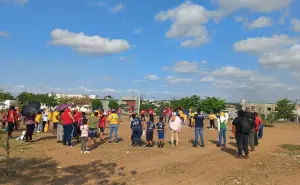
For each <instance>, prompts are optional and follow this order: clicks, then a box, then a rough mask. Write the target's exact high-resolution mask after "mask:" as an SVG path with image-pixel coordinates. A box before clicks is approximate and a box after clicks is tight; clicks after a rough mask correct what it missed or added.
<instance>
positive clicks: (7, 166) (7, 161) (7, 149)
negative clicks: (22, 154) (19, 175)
mask: <svg viewBox="0 0 300 185" xmlns="http://www.w3.org/2000/svg"><path fill="white" fill-rule="evenodd" d="M0 142H1V143H0V144H1V147H2V148H3V149H4V155H2V154H1V155H0V156H3V157H4V158H5V167H4V173H5V175H6V176H9V173H10V164H11V158H10V153H11V146H10V138H9V137H7V136H6V135H5V134H4V135H3V136H1V138H0Z"/></svg>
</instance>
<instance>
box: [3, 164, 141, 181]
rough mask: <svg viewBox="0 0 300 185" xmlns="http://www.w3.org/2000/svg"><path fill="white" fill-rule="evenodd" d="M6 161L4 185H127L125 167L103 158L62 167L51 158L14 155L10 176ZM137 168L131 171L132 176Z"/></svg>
mask: <svg viewBox="0 0 300 185" xmlns="http://www.w3.org/2000/svg"><path fill="white" fill-rule="evenodd" d="M5 164H6V161H5V160H1V161H0V176H1V178H0V184H14V185H21V184H22V185H24V184H76V185H77V184H78V185H80V184H85V183H88V184H100V185H125V184H126V183H125V182H120V180H117V181H113V180H112V179H116V178H117V179H122V178H123V179H125V176H126V175H125V171H124V170H125V168H124V167H118V166H117V164H116V163H104V162H102V161H101V160H97V161H93V162H91V163H87V164H83V165H74V166H68V167H59V166H58V164H57V162H56V161H54V160H52V159H51V158H42V159H37V158H30V159H21V158H12V159H11V161H10V165H9V166H10V170H9V176H8V177H7V176H5V173H4V172H5V169H4V167H5ZM136 174H137V172H136V171H132V172H130V175H131V176H134V175H136Z"/></svg>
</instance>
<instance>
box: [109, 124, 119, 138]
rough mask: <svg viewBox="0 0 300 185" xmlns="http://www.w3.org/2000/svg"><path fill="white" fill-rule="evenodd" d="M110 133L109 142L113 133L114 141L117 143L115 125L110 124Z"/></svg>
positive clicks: (116, 128)
mask: <svg viewBox="0 0 300 185" xmlns="http://www.w3.org/2000/svg"><path fill="white" fill-rule="evenodd" d="M109 130H110V133H109V141H111V138H112V135H113V133H115V141H116V142H117V141H118V125H117V124H111V125H110V127H109Z"/></svg>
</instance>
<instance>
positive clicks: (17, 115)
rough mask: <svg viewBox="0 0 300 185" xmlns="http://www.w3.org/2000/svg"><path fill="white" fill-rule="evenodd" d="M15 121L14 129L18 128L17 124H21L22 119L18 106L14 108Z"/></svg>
mask: <svg viewBox="0 0 300 185" xmlns="http://www.w3.org/2000/svg"><path fill="white" fill-rule="evenodd" d="M16 118H17V120H16V122H15V130H16V131H18V130H19V126H20V124H21V120H22V116H21V114H20V109H19V107H17V108H16Z"/></svg>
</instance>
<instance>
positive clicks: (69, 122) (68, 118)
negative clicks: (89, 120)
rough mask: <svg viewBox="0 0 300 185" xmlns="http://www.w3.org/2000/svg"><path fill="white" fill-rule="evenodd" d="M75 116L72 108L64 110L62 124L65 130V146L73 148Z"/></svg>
mask: <svg viewBox="0 0 300 185" xmlns="http://www.w3.org/2000/svg"><path fill="white" fill-rule="evenodd" d="M74 121H75V120H74V116H73V115H72V112H71V108H70V107H68V108H66V109H65V110H64V113H63V116H62V123H63V128H64V137H63V145H64V146H67V144H68V146H69V147H72V143H71V139H72V131H73V123H74Z"/></svg>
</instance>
